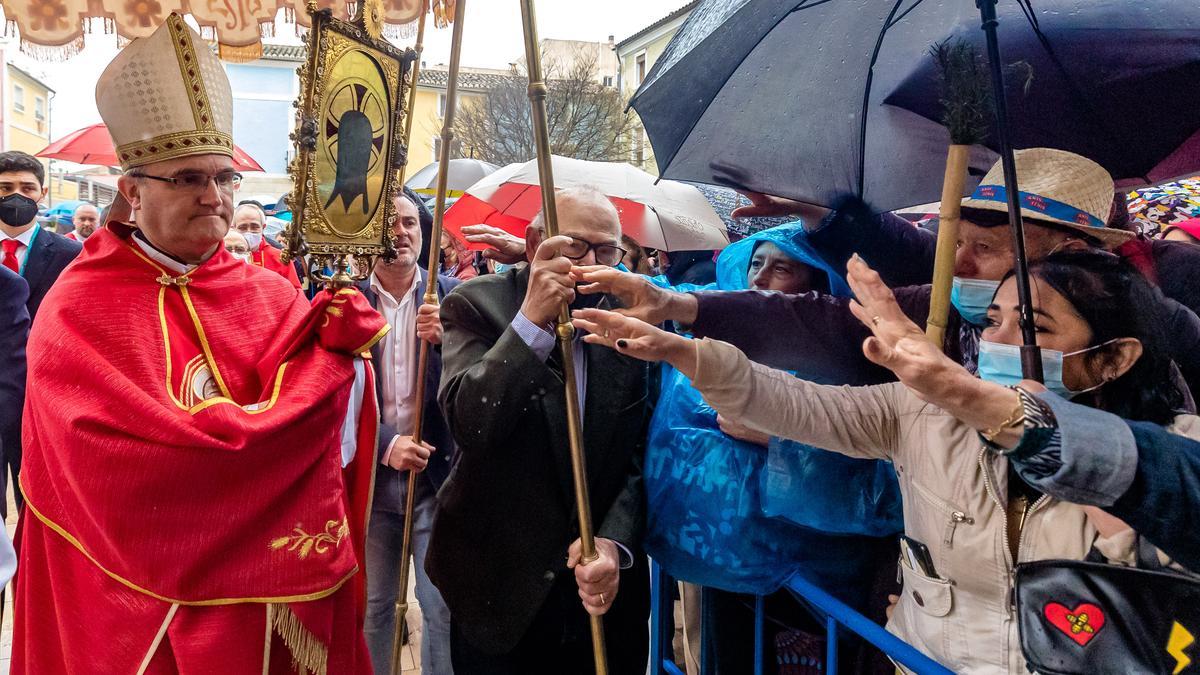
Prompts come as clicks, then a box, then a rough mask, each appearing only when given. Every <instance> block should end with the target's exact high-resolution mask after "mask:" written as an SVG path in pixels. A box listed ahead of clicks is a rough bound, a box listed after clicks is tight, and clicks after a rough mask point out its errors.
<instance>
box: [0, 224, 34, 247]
mask: <svg viewBox="0 0 1200 675" xmlns="http://www.w3.org/2000/svg"><path fill="white" fill-rule="evenodd" d="M40 227H41V225H34V226H33V227H31V228H29V229H28V230H25V231H24V232H22V233H21V234H18V235H17V236H15V237H10V236H8V235H7V234H6V235H4V238H5V239H16V240H17V241H19V242H21V245H22V246H24V247H25V248H29V245H30V244H32V243H33V238H34V236H35V235H37V231H38V228H40Z"/></svg>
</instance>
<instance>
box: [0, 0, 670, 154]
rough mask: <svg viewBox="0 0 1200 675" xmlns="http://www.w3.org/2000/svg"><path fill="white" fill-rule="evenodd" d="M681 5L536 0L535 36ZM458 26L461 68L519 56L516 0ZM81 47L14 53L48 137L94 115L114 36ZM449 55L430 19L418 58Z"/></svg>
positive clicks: (574, 33) (573, 35) (486, 0)
mask: <svg viewBox="0 0 1200 675" xmlns="http://www.w3.org/2000/svg"><path fill="white" fill-rule="evenodd" d="M685 4H687V0H592V1H584V0H540V1H539V2H538V3H537V12H538V24H539V25H538V32H539V37H542V38H558V39H566V40H590V41H595V42H601V41H605V40H607V39H608V36H609V35H614V36H615V37H616V40H617V41H618V42H620V41H621V40H622V39H624V38H626V37H629V36H630V35H632V34H633V33H635V32H637V31H638V30H641V29H642V28H644V27H645V26H647V25H649V24H651V23H653V22H654V21H657V20H658V19H661V18H662V17H664V16H666V15H667V14H670V13H671V12H672V11H674V10H675V9H677V8H679V7H681V6H683V5H685ZM464 26H465V32H464V34H463V57H462V58H463V65H465V66H477V67H492V68H503V67H506V66H507V65H508V64H509V63H510V62H511V61H513V60H514V59H515V58H517V57H522V56H523V54H524V43H523V42H522V36H521V12H520V9H519V5H518V3H517V1H516V0H469V1H468V3H467V17H466V20H465V21H464ZM277 35H279V36H280V40H278V41H288V42H296V41H297V40H296V38H295V37H294V28H293V27H291V26H282V25H281V26H279V27H278V30H277ZM410 43H411V41H410ZM87 45H88V46H87V48H86V49H84V51H83V52H82V53H81V54H79V55H78V56H75V57H74V58H72V59H70V60H68V61H65V62H62V63H44V62H37V61H33V60H31V59H29V58H28V57H26V56H24V55H23V54H18V55H14V57H13V60H14V62H16V63H17V64H18V65H20V66H21V67H23V68H26V69H28V70H30V71H32V72H34V73H35V74H37V75H39V76H42V77H44V78H45V80H46V82H47V83H48V84H49V85H50V86H51V87H52V88H53V89H55V90H56V92H57V93H56V95H55V97H54V100H53V103H52V108H51V113H52V117H51V124H52V129H51V133H52V137H53V138H54V139H57V138H59V137H60V136H63V135H65V134H67V133H69V132H71V131H74V130H75V129H78V128H79V127H82V126H85V125H88V124H92V123H94V122H99V121H100V116H99V114H97V112H96V104H95V88H96V79H97V78H98V77H99V76H100V73H101V72H102V71H103V70H104V67H105V66H106V65H107V64H108V62H109V61H110V60H111V59H112V57H113V55H114V54H116V51H117V49H116V38H115V37H113V36H106V35H88V36H87ZM404 46H407V45H404ZM10 49H11V47H10ZM449 58H450V30H449V29H446V30H440V31H439V30H433V24H432V22H430V23H429V25H428V27H427V28H426V35H425V55H424V61H425V62H426V63H429V64H435V63H447V62H449Z"/></svg>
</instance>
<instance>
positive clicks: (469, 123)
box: [454, 55, 642, 165]
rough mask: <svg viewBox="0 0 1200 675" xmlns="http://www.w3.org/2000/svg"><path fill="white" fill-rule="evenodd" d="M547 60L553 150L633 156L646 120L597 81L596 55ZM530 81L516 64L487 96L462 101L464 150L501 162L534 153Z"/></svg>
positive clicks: (605, 157) (459, 127) (602, 157)
mask: <svg viewBox="0 0 1200 675" xmlns="http://www.w3.org/2000/svg"><path fill="white" fill-rule="evenodd" d="M543 62H544V68H543V70H544V77H545V78H546V82H547V85H548V92H547V95H546V121H547V126H548V127H549V130H550V149H551V152H552V153H553V154H556V155H562V156H565V157H573V158H575V159H585V160H594V161H603V162H623V161H627V160H628V159H629V147H630V145H631V143H633V141H634V139H636V138H638V137H639V136H640V135H641V133H642V132H641V126H640V124H639V122H638V119H637V117H636V116H635V115H633V114H631V113H630V114H627V113H626V112H625V101H624V100H623V98H622V97H621V94H620V92H618V91H617V90H616V89H614V88H612V87H605V86H602V85H601V84H599V83H598V82H597V81H596V75H597V72H598V67H597V63H596V57H595V56H594V55H592V56H580V57H578V58H576V59H574V61H573V62H571V63H569V64H566V65H564V64H562V63H560V62H558V61H556V60H552V59H548V58H544V59H543ZM528 83H529V78H528V77H527V75H526V74H525V72H524V71H523V70H520V69H518V68H515V67H514V68H513V70H512V72H511V74H510V75H509V76H508V77H505V78H504V79H503V80H502V82H501V83H500V84H498V85H497V86H496V87H494V88H493V89H490V90H488V92H487V95H486V96H483V97H480V98H476V99H474V100H472V101H470V102H467V103H465V104H464V105H463V106H462V108H461V109H460V110H459V113H458V118H457V120H456V123H455V129H454V132H455V135H456V137H457V138H458V139H459V141H460V142H461V143H462V152H463V154H466V155H469V156H471V157H475V158H476V159H482V160H485V161H488V162H491V163H493V164H499V165H504V164H510V163H513V162H525V161H528V160H530V159H533V157H534V154H535V145H534V140H533V122H532V120H531V118H530V106H529V99H528V96H527V93H526V87H527V85H528Z"/></svg>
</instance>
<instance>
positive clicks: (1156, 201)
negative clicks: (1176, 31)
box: [1126, 176, 1200, 236]
mask: <svg viewBox="0 0 1200 675" xmlns="http://www.w3.org/2000/svg"><path fill="white" fill-rule="evenodd" d="M1126 198H1127V199H1128V200H1129V216H1130V218H1132V219H1133V221H1134V223H1136V224H1137V228H1138V231H1139V232H1141V233H1142V234H1145V235H1150V236H1154V235H1156V234H1158V233H1159V232H1160V231H1161V230H1162V229H1164V228H1165V227H1166V226H1167V225H1171V224H1174V223H1179V222H1182V221H1185V220H1190V219H1192V218H1195V217H1197V216H1200V176H1192V177H1191V178H1185V179H1183V180H1179V181H1175V182H1173V183H1167V184H1165V185H1156V186H1154V187H1148V188H1142V189H1140V190H1134V191H1132V192H1130V193H1129V194H1128V195H1126Z"/></svg>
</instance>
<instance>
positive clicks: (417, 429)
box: [392, 0, 467, 675]
mask: <svg viewBox="0 0 1200 675" xmlns="http://www.w3.org/2000/svg"><path fill="white" fill-rule="evenodd" d="M466 7H467V0H458V2H457V3H456V4H455V9H454V29H453V33H452V37H451V38H450V72H449V74H448V81H447V84H446V113H445V116H444V118H443V120H442V148H441V153H440V156H439V157H438V179H437V206H436V208H435V209H434V212H433V230H432V231H431V232H430V233H429V242H428V245H429V271H428V272H429V274H428V278H427V279H426V282H425V296H424V298H423V299H424V301H425V302H426V303H428V304H431V305H436V304H437V303H438V296H437V278H438V258H439V255H438V254H439V253H440V252H441V246H440V244H441V238H442V222H443V219H444V218H445V216H446V183H447V181H448V180H449V175H448V174H449V171H450V147H451V145H452V144H453V141H454V116H455V112H456V109H457V103H458V70H459V56H460V54H461V52H462V26H463V16H464V14H465V13H466ZM424 26H425V15H424V14H422V15H421V24H420V28H418V31H420V30H423V29H424ZM420 39H421V36H418V41H419V40H420ZM413 82H414V86H413V89H412V99H411V100H412V102H413V103H414V104H415V102H416V91H417V89H416V85H415V82H416V76H415V75H414V77H413ZM411 124H412V109H411V108H410V112H409V118H408V122H407V125H408V126H409V131H411ZM430 348H431V345H430V344H429V342H427V341H425V340H422V341H421V351H420V356H419V357H418V359H417V387H416V392H415V396H416V404H415V406H414V408H413V417H414V419H413V433H412V438H413V442H414V443H420V442H421V437H422V431H423V429H422V427H423V426H424V425H423V424H422V422H423V420H424V417H425V379H426V378H425V374H426V372H428V369H429V350H430ZM443 450H444V448H443ZM416 492H417V472H416V471H409V472H408V490H407V492H406V493H405V497H404V538H403V540H402V542H401V546H400V570H399V584H398V586H399V588H398V595H397V596H396V631H395V636H394V642H393V643H392V675H400V652H401V649H402V647H403V646H402V645H401V640H400V638H401V635H402V633H403V630H404V617H405V615H406V614H407V613H408V572H409V563H410V559H411V558H412V528H413V509H414V508H416Z"/></svg>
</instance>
